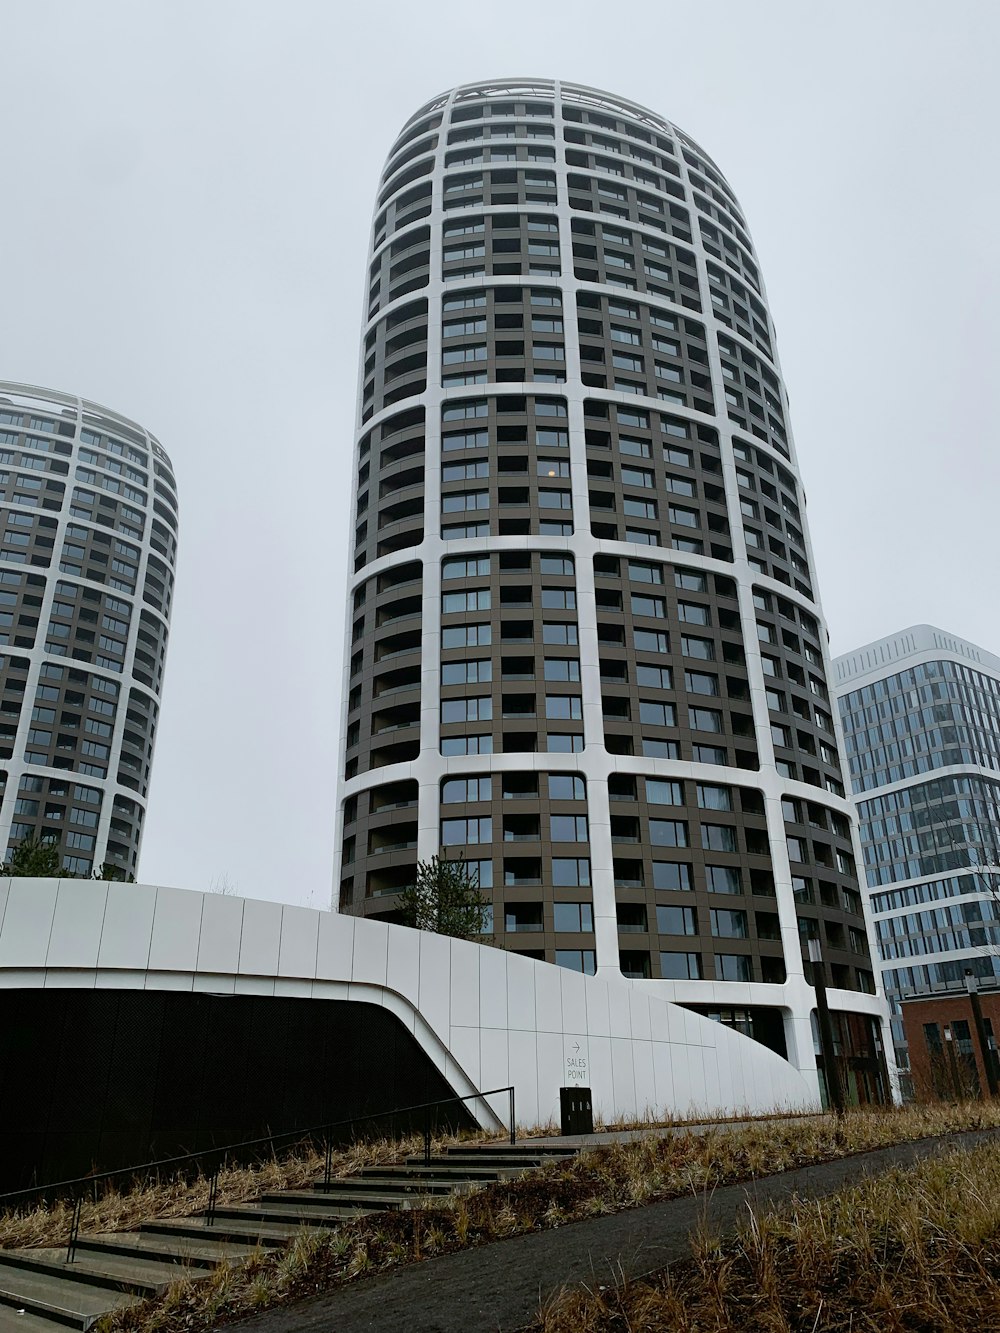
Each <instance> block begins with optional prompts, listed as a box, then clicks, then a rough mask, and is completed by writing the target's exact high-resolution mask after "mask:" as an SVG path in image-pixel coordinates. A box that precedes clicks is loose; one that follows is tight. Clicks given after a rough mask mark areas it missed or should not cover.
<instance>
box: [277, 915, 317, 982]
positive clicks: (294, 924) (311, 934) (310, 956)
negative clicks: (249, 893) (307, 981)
mask: <svg viewBox="0 0 1000 1333" xmlns="http://www.w3.org/2000/svg"><path fill="white" fill-rule="evenodd" d="M318 942H319V918H318V917H317V915H316V913H315V912H312V911H310V910H309V909H308V908H306V907H290V906H287V905H286V906H284V907H282V909H281V943H280V945H279V947H278V975H279V976H281V977H312V976H315V974H316V947H317V944H318ZM286 993H287V992H286Z"/></svg>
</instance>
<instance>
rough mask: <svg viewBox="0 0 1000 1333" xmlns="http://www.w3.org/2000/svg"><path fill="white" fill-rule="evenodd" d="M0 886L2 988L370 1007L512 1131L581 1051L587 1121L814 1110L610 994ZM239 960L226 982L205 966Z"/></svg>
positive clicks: (550, 969) (202, 904)
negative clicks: (511, 1095) (503, 1111)
mask: <svg viewBox="0 0 1000 1333" xmlns="http://www.w3.org/2000/svg"><path fill="white" fill-rule="evenodd" d="M4 887H5V888H6V889H7V890H8V892H7V900H8V901H7V909H6V911H5V913H4V916H3V924H2V927H0V987H3V986H43V985H52V984H57V985H64V986H65V985H85V986H94V985H96V986H98V987H115V988H120V987H122V986H125V987H133V988H149V989H169V990H191V989H194V990H210V991H215V992H217V993H233V992H235V993H237V994H245V995H251V994H260V995H272V994H282V995H299V996H309V995H311V996H313V997H315V998H317V999H322V998H337V999H350V1000H355V1001H361V1002H365V1003H369V1004H379V1005H382V1006H383V1007H384V1008H386V1009H388V1010H390V1011H391V1012H392V1013H394V1014H395V1015H397V1017H398V1018H399V1019H400V1021H401V1022H403V1024H404V1025H405V1026H406V1027H407V1029H408V1030H409V1031H412V1032H413V1033H414V1035H415V1037H416V1039H417V1040H418V1041H419V1042H420V1044H421V1046H422V1047H423V1048H424V1050H425V1051H426V1052H427V1053H428V1055H429V1057H430V1058H431V1059H432V1060H433V1062H434V1063H435V1065H436V1066H437V1067H438V1068H439V1069H440V1070H441V1071H442V1073H444V1074H445V1075H446V1077H447V1078H448V1079H449V1082H450V1083H451V1085H452V1086H453V1087H454V1088H455V1089H456V1091H457V1092H459V1093H466V1092H472V1091H474V1090H475V1089H476V1088H481V1087H502V1086H504V1085H505V1084H507V1083H508V1082H509V1081H511V1080H513V1081H514V1083H515V1086H516V1089H517V1099H518V1118H519V1120H520V1122H521V1123H522V1124H528V1123H535V1122H536V1121H538V1120H542V1121H546V1120H548V1119H550V1118H551V1117H552V1116H554V1115H555V1114H556V1111H557V1108H558V1096H559V1087H560V1085H561V1084H562V1083H563V1081H564V1069H565V1065H564V1060H565V1058H566V1056H567V1055H568V1054H569V1053H571V1052H572V1051H574V1049H575V1047H576V1045H577V1044H579V1045H580V1046H583V1047H585V1048H586V1050H587V1058H588V1061H589V1066H590V1074H591V1088H592V1091H593V1095H594V1105H595V1109H596V1110H597V1112H598V1113H599V1114H601V1115H603V1116H604V1117H605V1118H611V1117H613V1116H641V1115H645V1114H646V1113H647V1112H650V1111H657V1112H659V1113H663V1112H675V1113H676V1112H680V1111H686V1110H691V1109H695V1110H699V1111H706V1112H711V1111H738V1110H743V1109H747V1110H757V1111H763V1110H770V1109H774V1108H778V1107H805V1106H811V1105H813V1104H814V1102H815V1098H814V1094H813V1093H812V1090H811V1087H810V1083H809V1081H808V1080H807V1078H806V1077H804V1076H803V1075H802V1074H800V1073H799V1072H798V1071H797V1070H795V1069H794V1068H793V1067H792V1066H791V1065H790V1064H788V1063H787V1062H786V1061H784V1060H782V1059H781V1058H780V1057H779V1056H777V1055H775V1054H774V1052H772V1051H769V1050H767V1049H766V1048H764V1047H762V1046H760V1045H758V1044H756V1043H754V1042H752V1041H750V1040H749V1039H748V1038H746V1037H743V1036H742V1035H740V1034H739V1033H737V1032H734V1031H732V1030H731V1029H729V1028H725V1027H723V1026H721V1025H720V1024H716V1023H713V1022H711V1021H710V1020H708V1019H706V1018H704V1017H702V1016H701V1015H698V1014H694V1013H691V1012H690V1011H687V1010H683V1009H680V1008H679V1007H678V1006H676V1005H673V1004H671V1003H669V1002H668V1001H665V1000H660V999H657V998H655V997H653V996H651V995H649V993H648V992H647V991H645V990H644V989H643V988H642V987H637V986H634V985H632V984H630V983H628V982H625V981H618V982H607V981H604V980H602V979H601V978H599V977H585V976H582V975H581V974H579V973H573V972H567V971H565V970H564V969H561V968H556V967H554V966H552V965H550V964H547V963H539V962H536V961H534V960H532V959H527V958H523V957H519V956H515V955H511V954H506V953H504V952H502V951H500V950H497V949H492V948H489V947H486V946H483V945H478V944H472V943H469V942H467V941H462V940H447V939H443V938H442V937H440V936H435V935H428V934H423V933H421V932H417V931H411V930H407V929H406V928H404V927H402V926H388V925H385V924H384V923H381V922H376V921H365V920H361V919H358V918H351V917H344V916H340V915H337V914H334V913H327V912H316V911H313V910H312V909H309V908H291V909H289V908H282V907H281V906H280V905H279V904H276V903H261V902H255V901H253V900H242V899H226V898H219V897H218V896H215V895H211V894H202V893H196V892H190V891H187V890H183V889H163V888H156V887H154V886H151V885H141V884H135V885H124V884H109V885H107V886H99V885H91V884H86V883H83V884H81V883H80V882H79V881H70V882H66V881H63V882H62V883H60V881H58V880H21V881H15V882H13V883H12V884H10V885H9V886H7V885H5V886H4ZM64 889H65V890H67V891H65V892H64V891H63V890H64ZM81 889H82V890H83V892H80V890H81ZM71 890H76V892H75V893H74V892H72V891H71ZM282 941H283V942H284V943H282ZM279 953H280V955H281V958H282V972H281V975H278V963H279ZM237 955H238V957H239V960H240V961H239V964H238V966H237V967H236V968H234V969H229V970H224V969H222V968H220V966H219V964H220V962H222V961H223V960H227V959H228V960H230V961H232V960H233V959H234V958H236V957H237ZM103 960H107V961H103ZM265 964H266V965H267V968H269V970H267V968H265ZM851 998H852V999H853V997H851Z"/></svg>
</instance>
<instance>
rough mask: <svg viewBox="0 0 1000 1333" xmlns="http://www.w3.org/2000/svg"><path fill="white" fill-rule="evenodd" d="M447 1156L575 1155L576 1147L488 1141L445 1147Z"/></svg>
mask: <svg viewBox="0 0 1000 1333" xmlns="http://www.w3.org/2000/svg"><path fill="white" fill-rule="evenodd" d="M444 1151H445V1154H446V1155H447V1156H448V1157H482V1156H487V1157H493V1156H496V1157H503V1156H507V1155H509V1154H511V1153H513V1154H514V1155H515V1156H517V1155H521V1156H525V1155H527V1156H528V1157H575V1156H576V1155H577V1151H578V1150H577V1149H576V1148H574V1147H571V1146H569V1145H568V1144H565V1143H542V1142H534V1141H533V1140H531V1139H524V1140H522V1142H521V1143H490V1144H484V1145H483V1146H482V1147H481V1148H476V1147H471V1148H470V1147H447V1148H445V1150H444Z"/></svg>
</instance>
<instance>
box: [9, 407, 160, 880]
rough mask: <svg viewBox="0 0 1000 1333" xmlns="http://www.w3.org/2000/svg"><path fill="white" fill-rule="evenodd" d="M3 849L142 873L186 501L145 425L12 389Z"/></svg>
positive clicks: (77, 867)
mask: <svg viewBox="0 0 1000 1333" xmlns="http://www.w3.org/2000/svg"><path fill="white" fill-rule="evenodd" d="M0 484H2V485H3V488H4V489H3V493H2V496H0V518H2V523H3V528H2V533H0V641H2V643H3V644H4V645H5V649H4V654H3V658H2V666H0V691H2V697H0V766H2V767H0V778H2V780H3V784H4V785H3V802H2V805H0V847H2V848H4V849H6V854H7V855H9V854H10V852H11V851H12V850H13V848H14V847H15V846H17V844H18V843H19V842H20V840H21V839H22V838H24V837H27V836H31V835H34V836H36V837H39V838H46V839H53V840H56V841H58V843H59V847H60V850H61V853H62V863H63V867H64V868H65V869H66V870H68V871H72V872H74V873H76V874H81V875H89V874H91V873H93V872H94V871H98V872H100V871H101V870H102V868H104V867H107V870H106V873H109V874H113V875H116V876H120V877H126V876H128V875H134V874H135V873H136V868H137V864H138V855H139V846H140V843H141V840H142V824H143V816H144V813H145V808H146V796H147V791H148V787H149V775H150V765H151V763H152V756H153V741H154V737H155V734H156V726H157V720H158V714H159V700H160V690H161V687H162V684H163V669H164V661H165V657H166V648H167V632H168V628H169V621H170V603H171V598H172V596H173V584H174V561H175V558H176V554H177V494H176V485H175V482H174V477H173V472H172V469H171V465H170V459H169V458H168V457H167V454H166V453H165V451H164V450H163V448H162V447H161V446H160V444H159V443H158V441H157V440H156V439H155V438H154V437H153V436H152V435H150V434H149V432H148V431H147V430H145V429H144V428H143V427H142V426H140V425H137V424H136V422H134V421H129V420H128V419H127V418H126V417H121V416H119V415H118V414H117V413H114V412H111V411H109V410H108V409H107V408H105V407H101V406H99V405H98V404H96V403H91V402H88V401H87V400H86V399H83V398H77V397H75V396H72V395H69V394H63V393H56V392H53V391H51V390H48V389H40V388H37V387H34V386H32V385H26V384H13V383H8V382H6V381H0Z"/></svg>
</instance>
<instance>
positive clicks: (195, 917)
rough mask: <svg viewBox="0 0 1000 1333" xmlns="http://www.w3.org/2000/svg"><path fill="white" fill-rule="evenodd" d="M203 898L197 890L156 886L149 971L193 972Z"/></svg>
mask: <svg viewBox="0 0 1000 1333" xmlns="http://www.w3.org/2000/svg"><path fill="white" fill-rule="evenodd" d="M203 902H204V899H203V898H202V897H201V895H200V894H197V895H195V894H191V893H187V892H185V890H184V889H157V890H156V909H155V911H154V913H153V939H152V943H151V945H150V949H149V967H150V970H151V971H154V970H158V969H162V970H164V971H169V972H179V971H183V972H193V971H194V970H195V969H196V968H197V966H198V941H199V939H200V938H201V910H202V904H203ZM272 970H273V969H272Z"/></svg>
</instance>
